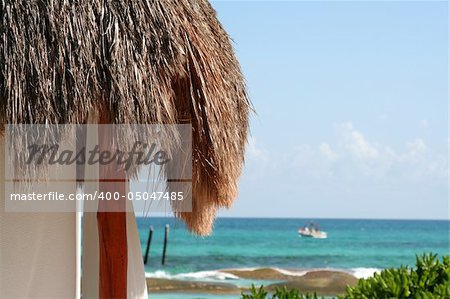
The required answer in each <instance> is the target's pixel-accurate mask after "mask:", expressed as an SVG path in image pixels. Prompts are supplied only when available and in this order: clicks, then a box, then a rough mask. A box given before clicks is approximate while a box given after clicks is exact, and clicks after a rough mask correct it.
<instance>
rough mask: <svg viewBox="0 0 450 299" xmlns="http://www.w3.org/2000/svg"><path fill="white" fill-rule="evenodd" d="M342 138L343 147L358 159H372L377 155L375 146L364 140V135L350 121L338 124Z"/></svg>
mask: <svg viewBox="0 0 450 299" xmlns="http://www.w3.org/2000/svg"><path fill="white" fill-rule="evenodd" d="M339 127H340V129H341V134H342V136H343V138H344V143H345V147H346V148H347V149H348V150H349V151H350V153H351V154H352V155H353V156H354V157H356V158H358V159H374V158H377V157H378V156H379V152H378V150H377V148H376V147H375V146H373V145H372V144H371V143H370V142H369V141H367V140H366V138H365V137H364V135H363V134H362V133H361V132H359V131H357V130H355V129H354V127H353V124H352V123H351V122H346V123H343V124H341V125H339Z"/></svg>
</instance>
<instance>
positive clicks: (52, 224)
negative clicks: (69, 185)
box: [0, 138, 76, 299]
mask: <svg viewBox="0 0 450 299" xmlns="http://www.w3.org/2000/svg"><path fill="white" fill-rule="evenodd" d="M4 162H5V161H4V140H3V138H1V139H0V185H2V186H1V188H0V190H1V191H0V298H8V299H13V298H45V299H51V298H58V299H59V298H70V299H72V298H75V295H76V237H75V236H76V224H75V222H76V214H75V213H69V212H68V213H6V212H5V194H4V190H5V189H4V188H5V187H4V182H5V163H4ZM73 187H74V189H73V192H76V184H75V182H74V184H73ZM66 191H67V190H66Z"/></svg>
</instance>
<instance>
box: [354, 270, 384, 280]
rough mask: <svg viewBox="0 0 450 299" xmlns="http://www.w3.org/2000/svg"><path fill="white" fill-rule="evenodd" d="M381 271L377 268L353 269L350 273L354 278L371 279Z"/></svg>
mask: <svg viewBox="0 0 450 299" xmlns="http://www.w3.org/2000/svg"><path fill="white" fill-rule="evenodd" d="M380 272H381V269H377V268H353V269H351V273H352V274H353V275H354V276H355V277H356V278H369V277H372V276H373V275H374V274H375V273H380Z"/></svg>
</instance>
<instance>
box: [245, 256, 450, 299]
mask: <svg viewBox="0 0 450 299" xmlns="http://www.w3.org/2000/svg"><path fill="white" fill-rule="evenodd" d="M268 296H269V294H268V292H267V291H266V290H265V289H264V287H263V286H261V287H260V288H258V289H257V288H256V287H255V286H252V287H251V289H250V294H244V293H242V299H268V298H271V299H318V297H317V295H316V294H314V295H311V294H300V291H299V290H296V289H291V290H288V289H287V288H286V287H284V288H283V289H278V288H276V289H275V292H274V293H273V295H272V297H268ZM338 298H340V299H385V298H386V299H387V298H396V299H428V298H430V299H431V298H439V299H440V298H442V299H450V256H444V257H443V259H442V262H441V261H440V260H439V259H438V258H437V255H436V254H428V255H422V256H420V257H419V256H417V257H416V267H415V268H409V267H400V268H398V269H386V270H383V271H381V273H380V274H375V275H374V276H373V277H370V278H367V279H360V280H359V281H358V284H357V285H356V286H355V287H347V290H346V292H345V295H343V296H340V297H338Z"/></svg>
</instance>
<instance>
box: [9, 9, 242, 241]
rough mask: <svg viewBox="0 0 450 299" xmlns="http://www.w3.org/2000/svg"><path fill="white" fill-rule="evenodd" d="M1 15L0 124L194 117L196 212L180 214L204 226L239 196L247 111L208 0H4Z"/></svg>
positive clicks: (159, 120)
mask: <svg viewBox="0 0 450 299" xmlns="http://www.w3.org/2000/svg"><path fill="white" fill-rule="evenodd" d="M0 19H1V23H0V125H1V126H3V125H4V124H44V123H45V124H47V123H49V124H61V123H71V124H83V123H86V121H87V118H88V115H89V114H90V113H92V112H93V111H99V112H100V113H103V114H106V115H108V122H110V123H115V124H149V123H161V124H176V123H192V126H193V212H192V213H177V216H179V217H180V218H182V219H184V220H185V222H186V223H187V225H188V227H189V228H190V229H191V230H193V231H195V232H197V233H199V234H206V233H208V232H209V231H210V229H211V225H212V221H213V218H214V215H215V212H216V210H217V208H219V207H229V206H230V205H231V203H232V201H233V199H234V198H235V197H236V192H237V190H236V189H237V180H238V177H239V175H240V171H241V167H242V164H243V154H244V145H245V142H246V136H247V131H248V115H249V109H250V104H249V101H248V99H247V95H246V91H245V85H244V79H243V76H242V73H241V71H240V67H239V64H238V62H237V60H236V57H235V55H234V52H233V49H232V46H231V44H230V39H229V37H228V35H227V34H226V32H225V31H224V29H223V28H222V26H221V25H220V23H219V22H218V20H217V17H216V13H215V11H214V10H213V8H212V7H211V5H210V4H209V3H208V2H207V1H206V0H192V1H189V0H157V1H151V0H144V1H107V0H104V1H99V0H80V1H70V0H69V1H54V0H41V1H38V0H30V1H18V0H17V1H15V0H2V1H1V3H0ZM3 129H4V128H0V133H1V131H2V130H3Z"/></svg>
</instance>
